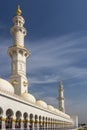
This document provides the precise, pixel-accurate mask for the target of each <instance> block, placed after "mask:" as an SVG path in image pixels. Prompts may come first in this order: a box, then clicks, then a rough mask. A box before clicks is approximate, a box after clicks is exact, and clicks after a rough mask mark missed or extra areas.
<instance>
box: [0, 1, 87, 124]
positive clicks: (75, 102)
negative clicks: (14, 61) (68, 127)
mask: <svg viewBox="0 0 87 130" xmlns="http://www.w3.org/2000/svg"><path fill="white" fill-rule="evenodd" d="M18 4H20V5H21V9H22V11H23V17H24V18H25V21H26V23H25V27H26V29H27V31H28V33H27V37H26V38H25V46H26V47H27V48H28V49H29V50H30V52H31V55H30V57H29V59H28V60H27V77H28V81H29V92H30V93H32V94H33V95H34V96H35V97H36V98H37V99H42V100H44V101H46V102H47V103H48V104H51V105H53V106H54V107H58V101H57V100H56V98H57V97H58V86H59V81H60V80H62V81H63V85H64V95H65V107H66V113H69V114H73V115H78V116H79V122H85V123H87V116H86V113H87V57H86V55H87V0H14V1H13V0H8V1H7V0H1V4H0V67H1V69H0V75H1V77H2V78H5V79H9V77H10V72H11V66H10V64H11V63H10V57H9V56H8V55H7V49H8V47H9V46H11V45H12V44H13V40H12V36H11V35H10V28H11V26H12V25H13V23H12V18H13V16H14V15H15V12H16V9H17V5H18Z"/></svg>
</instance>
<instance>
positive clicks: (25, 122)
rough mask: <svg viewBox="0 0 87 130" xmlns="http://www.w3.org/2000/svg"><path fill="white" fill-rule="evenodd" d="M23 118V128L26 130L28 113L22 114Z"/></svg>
mask: <svg viewBox="0 0 87 130" xmlns="http://www.w3.org/2000/svg"><path fill="white" fill-rule="evenodd" d="M23 117H24V128H27V125H28V113H26V112H25V113H24V114H23Z"/></svg>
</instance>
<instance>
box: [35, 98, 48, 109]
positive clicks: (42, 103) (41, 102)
mask: <svg viewBox="0 0 87 130" xmlns="http://www.w3.org/2000/svg"><path fill="white" fill-rule="evenodd" d="M36 103H37V105H38V106H40V107H43V108H47V104H46V103H45V102H44V101H42V100H37V102H36Z"/></svg>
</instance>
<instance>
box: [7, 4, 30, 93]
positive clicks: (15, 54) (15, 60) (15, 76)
mask: <svg viewBox="0 0 87 130" xmlns="http://www.w3.org/2000/svg"><path fill="white" fill-rule="evenodd" d="M13 23H14V25H13V26H12V28H11V29H10V32H11V34H12V36H13V45H12V46H11V47H9V48H8V54H9V56H10V57H11V76H10V82H11V84H12V85H13V86H14V90H15V94H17V95H20V94H22V93H24V92H27V91H28V80H27V77H26V59H27V58H28V57H29V55H30V53H29V51H28V50H27V49H26V48H25V46H24V37H25V36H26V33H27V31H26V29H25V28H24V27H23V25H24V23H25V20H24V18H23V17H22V11H21V9H20V6H18V9H17V11H16V16H14V17H13Z"/></svg>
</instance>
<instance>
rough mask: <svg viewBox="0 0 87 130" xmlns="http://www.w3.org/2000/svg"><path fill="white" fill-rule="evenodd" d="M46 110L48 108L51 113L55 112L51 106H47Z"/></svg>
mask: <svg viewBox="0 0 87 130" xmlns="http://www.w3.org/2000/svg"><path fill="white" fill-rule="evenodd" d="M47 108H48V109H49V110H51V111H54V110H55V109H54V107H53V106H51V105H47Z"/></svg>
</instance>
